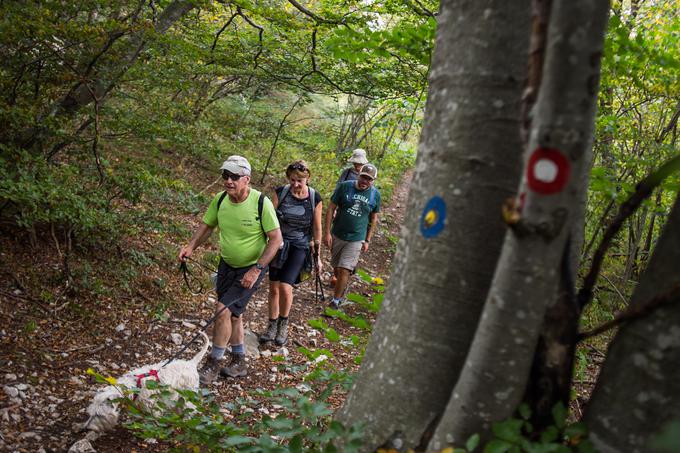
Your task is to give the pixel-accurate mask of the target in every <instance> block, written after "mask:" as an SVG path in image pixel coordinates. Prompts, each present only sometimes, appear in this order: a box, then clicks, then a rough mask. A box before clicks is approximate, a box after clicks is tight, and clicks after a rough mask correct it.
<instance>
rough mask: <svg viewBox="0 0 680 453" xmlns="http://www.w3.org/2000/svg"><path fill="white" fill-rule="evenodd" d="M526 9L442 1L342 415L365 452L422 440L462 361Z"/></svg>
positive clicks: (512, 133)
mask: <svg viewBox="0 0 680 453" xmlns="http://www.w3.org/2000/svg"><path fill="white" fill-rule="evenodd" d="M529 11H530V8H529V0H526V1H523V2H521V3H520V4H518V3H516V2H515V3H513V4H512V5H508V4H507V2H502V1H498V0H495V1H488V0H487V1H476V2H473V1H469V0H468V1H460V0H459V1H455V0H453V1H444V2H442V6H441V14H440V15H439V16H438V20H439V27H438V31H437V40H436V47H435V51H434V56H433V64H432V71H431V74H430V88H429V90H430V91H429V95H428V97H427V107H426V115H425V124H424V127H423V133H422V136H421V142H420V147H419V152H418V160H417V164H416V172H415V176H414V180H413V183H412V185H411V188H410V196H409V202H408V207H407V213H408V214H407V218H406V221H405V228H404V230H403V232H402V239H401V241H400V243H399V246H398V250H397V256H396V258H395V267H394V270H393V272H392V277H391V284H390V286H389V287H388V289H387V293H386V295H385V302H384V304H383V308H382V311H381V313H380V315H379V318H378V320H377V323H376V326H375V329H374V334H373V336H372V339H371V342H370V344H369V346H368V348H367V350H366V355H365V358H364V361H363V364H362V367H361V370H360V372H359V376H358V378H357V381H356V383H355V385H354V387H353V389H352V391H351V392H350V394H349V396H348V398H347V401H346V402H345V405H344V407H343V408H342V410H341V411H340V412H339V414H338V417H339V418H340V420H342V421H343V422H344V423H349V424H351V423H354V422H359V421H361V422H366V423H367V426H366V438H365V440H366V443H365V450H366V451H373V450H375V449H376V448H377V447H378V446H380V445H391V446H396V448H400V449H406V448H409V447H410V448H414V447H417V446H420V448H424V447H425V446H426V445H427V442H428V440H429V437H430V436H431V430H432V429H433V428H434V426H436V422H437V420H438V418H439V417H440V415H441V413H442V411H443V410H444V408H445V405H446V401H447V400H448V398H449V396H450V394H451V389H452V388H453V385H454V384H455V381H456V378H457V376H458V373H459V371H460V369H461V368H462V366H463V362H464V360H465V354H466V352H467V349H468V346H469V344H470V341H471V340H472V336H473V333H474V329H475V326H476V324H477V321H478V319H479V313H480V312H481V308H482V302H483V301H484V298H485V297H486V291H487V289H488V287H489V283H490V281H491V277H492V275H493V270H494V266H495V263H496V260H497V258H498V254H499V252H500V246H501V244H502V240H503V234H504V230H505V228H504V225H503V223H502V221H501V220H500V219H501V205H502V203H503V200H505V199H507V198H508V197H510V196H512V195H513V193H514V191H515V190H516V187H517V184H518V182H519V176H520V168H521V164H520V159H521V143H520V137H519V112H520V103H521V92H522V89H523V87H524V84H525V80H524V79H525V77H526V61H527V57H528V53H527V48H528V40H529V19H530V15H529ZM428 205H430V206H432V207H433V213H432V214H431V215H430V216H428V217H426V216H425V214H426V212H425V210H426V208H428V209H427V211H428V212H429V207H428ZM426 218H427V219H429V220H427V221H426ZM429 222H431V223H429ZM440 227H441V229H440ZM388 439H391V442H388Z"/></svg>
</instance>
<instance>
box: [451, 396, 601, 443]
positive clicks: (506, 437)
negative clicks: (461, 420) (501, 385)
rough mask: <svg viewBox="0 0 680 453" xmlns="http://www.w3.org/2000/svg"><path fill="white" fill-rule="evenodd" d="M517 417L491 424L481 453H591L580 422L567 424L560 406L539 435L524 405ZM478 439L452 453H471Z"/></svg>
mask: <svg viewBox="0 0 680 453" xmlns="http://www.w3.org/2000/svg"><path fill="white" fill-rule="evenodd" d="M518 415H519V418H514V417H511V418H508V419H506V420H503V421H500V422H497V423H494V424H493V425H492V429H491V432H492V434H493V437H492V438H491V439H490V440H489V441H488V442H487V443H486V444H485V445H484V446H483V448H482V449H481V451H482V452H484V453H506V452H507V453H524V452H526V453H549V452H557V453H569V452H579V453H594V452H595V449H594V448H593V446H592V444H591V443H590V441H588V440H587V430H586V428H585V425H584V424H582V423H574V424H567V423H566V416H567V411H566V409H565V408H564V406H562V405H561V404H557V405H555V407H554V408H553V410H552V415H553V422H554V424H553V425H550V426H548V427H547V428H546V429H545V430H543V431H542V432H535V431H534V429H533V427H532V425H531V423H529V418H530V417H531V410H530V409H529V407H528V406H527V405H526V404H523V405H521V406H520V407H519V409H518ZM479 440H480V437H479V435H478V434H474V435H473V436H471V437H470V439H468V441H467V442H466V444H465V448H464V449H462V448H456V449H454V453H466V452H472V451H475V450H476V449H477V447H478V446H479Z"/></svg>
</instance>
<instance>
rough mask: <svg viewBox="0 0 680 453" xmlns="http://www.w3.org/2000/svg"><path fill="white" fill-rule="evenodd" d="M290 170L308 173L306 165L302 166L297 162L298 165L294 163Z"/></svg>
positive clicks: (289, 167)
mask: <svg viewBox="0 0 680 453" xmlns="http://www.w3.org/2000/svg"><path fill="white" fill-rule="evenodd" d="M288 170H289V171H290V170H297V171H308V169H307V167H305V166H304V165H302V164H301V163H299V162H296V163H294V164H290V165H289V166H288Z"/></svg>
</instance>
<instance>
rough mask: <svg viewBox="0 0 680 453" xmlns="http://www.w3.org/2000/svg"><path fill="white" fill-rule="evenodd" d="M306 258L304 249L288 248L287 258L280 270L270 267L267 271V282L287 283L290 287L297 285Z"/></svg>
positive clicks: (292, 246)
mask: <svg viewBox="0 0 680 453" xmlns="http://www.w3.org/2000/svg"><path fill="white" fill-rule="evenodd" d="M306 256H307V249H306V248H298V247H296V246H294V245H291V246H290V247H289V248H288V257H287V258H286V261H285V262H284V263H283V266H281V268H274V267H272V268H271V269H269V281H271V282H283V283H288V284H289V285H291V286H292V285H294V284H295V283H297V281H298V276H299V275H300V271H301V270H302V266H304V265H305V257H306Z"/></svg>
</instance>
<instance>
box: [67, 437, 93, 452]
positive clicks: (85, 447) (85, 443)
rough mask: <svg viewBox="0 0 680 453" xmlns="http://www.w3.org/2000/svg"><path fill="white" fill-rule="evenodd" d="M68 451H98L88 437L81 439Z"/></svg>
mask: <svg viewBox="0 0 680 453" xmlns="http://www.w3.org/2000/svg"><path fill="white" fill-rule="evenodd" d="M68 453H97V450H95V449H94V448H93V447H92V444H91V443H90V441H89V440H87V439H80V440H79V441H78V442H76V443H75V444H73V445H72V446H71V448H69V449H68Z"/></svg>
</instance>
